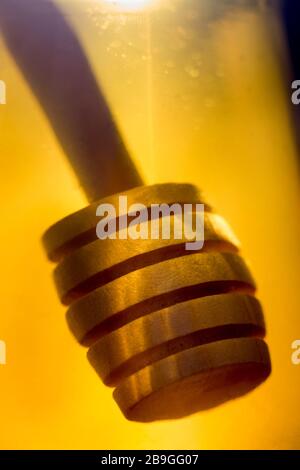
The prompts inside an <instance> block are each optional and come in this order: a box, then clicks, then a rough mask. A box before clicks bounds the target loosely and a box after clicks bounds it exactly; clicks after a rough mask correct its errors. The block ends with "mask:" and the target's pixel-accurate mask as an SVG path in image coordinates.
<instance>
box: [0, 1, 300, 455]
mask: <svg viewBox="0 0 300 470" xmlns="http://www.w3.org/2000/svg"><path fill="white" fill-rule="evenodd" d="M59 3H60V5H61V7H62V9H63V11H64V12H65V14H66V15H67V17H68V18H69V20H70V22H71V23H72V24H73V25H74V28H75V29H76V30H77V32H78V34H79V37H80V39H81V41H82V44H83V45H84V47H85V49H86V52H87V55H88V57H89V59H90V62H91V64H92V66H93V68H94V71H95V74H96V76H97V77H98V78H99V80H100V79H101V83H102V85H103V90H104V92H105V93H106V95H107V98H108V100H109V102H110V105H111V107H112V110H113V112H114V114H115V116H116V118H117V121H118V124H119V126H120V128H121V130H122V133H123V135H124V137H125V139H126V142H127V144H128V146H129V148H130V150H131V152H132V155H133V158H134V159H135V161H136V163H137V165H138V166H139V168H140V169H141V171H142V172H143V174H144V176H145V179H146V181H147V183H154V182H165V181H175V182H192V183H195V184H197V185H199V186H200V187H202V188H203V190H204V191H205V194H206V196H207V199H208V200H209V201H210V202H211V204H213V205H214V206H215V207H216V208H217V210H218V212H219V213H221V214H222V215H224V216H225V217H226V218H227V219H228V220H229V221H230V223H231V224H232V226H233V228H234V230H235V232H236V233H237V235H238V236H239V238H240V240H241V241H242V247H243V253H244V255H245V256H246V258H247V259H248V261H249V262H250V264H251V266H252V270H253V273H254V275H255V278H256V280H257V283H258V286H259V297H260V299H261V301H262V303H263V305H264V309H265V315H266V320H267V325H268V344H269V346H270V350H271V355H272V362H273V373H272V376H271V378H270V379H269V380H268V381H267V382H266V383H265V384H264V385H262V386H261V387H259V388H258V389H257V390H256V391H254V392H252V393H251V394H249V395H248V396H246V397H244V398H242V399H239V400H236V401H234V402H231V403H228V404H226V405H223V406H221V407H219V408H216V409H214V410H212V411H209V412H205V413H202V414H198V415H195V416H192V417H190V418H186V419H183V420H179V421H174V422H162V423H154V424H147V425H145V424H137V423H132V422H128V421H126V420H125V419H124V418H123V416H122V415H121V413H120V412H119V410H118V408H117V406H116V405H115V403H114V401H113V399H112V398H111V390H110V389H108V388H106V387H104V386H103V385H102V384H101V382H100V380H99V379H98V378H97V376H96V374H95V373H94V372H93V370H92V369H91V367H90V366H89V364H88V362H87V360H86V358H85V351H84V349H83V348H81V347H80V346H78V345H77V344H76V342H75V340H74V339H73V338H72V337H71V335H70V333H69V332H68V330H67V326H66V323H65V320H64V308H63V307H62V306H61V305H60V304H59V301H58V299H57V297H56V293H55V291H54V286H53V283H52V279H51V271H52V265H51V264H50V263H49V262H47V260H46V257H45V255H44V253H43V250H42V246H41V243H40V239H41V235H42V233H43V232H44V231H45V229H46V228H47V227H48V226H49V225H50V224H52V223H53V222H55V221H56V220H58V219H60V218H61V217H63V216H65V215H67V214H69V213H71V212H73V211H75V210H77V209H79V208H80V207H83V206H84V205H85V199H84V196H83V195H82V193H81V190H80V188H79V186H78V184H77V181H76V180H75V177H74V176H73V174H72V172H71V170H70V168H69V165H68V163H67V161H66V159H65V157H64V155H63V153H62V151H61V149H60V146H59V143H58V142H57V141H56V140H55V137H54V135H53V132H52V129H51V127H50V125H49V123H48V122H47V120H46V118H45V116H44V114H43V110H42V109H41V107H40V106H39V105H38V104H37V102H36V100H35V99H34V96H33V95H32V92H31V91H30V89H29V87H28V86H27V84H26V83H25V82H24V80H23V78H22V76H21V75H20V73H19V71H18V70H17V68H16V66H15V64H14V61H13V59H12V57H10V55H9V53H8V51H7V50H6V49H5V46H4V44H3V43H2V42H1V39H0V53H1V62H0V67H1V68H0V74H1V76H0V79H2V80H5V82H6V84H7V91H8V94H7V104H6V105H5V106H1V107H0V132H1V138H0V158H1V160H0V161H1V171H0V194H1V231H0V236H1V239H0V251H1V272H0V283H1V297H0V338H1V339H3V340H5V342H6V344H7V365H6V366H0V416H1V422H0V448H2V449H21V448H22V449H37V448H38V449H40V448H47V449H48V448H50V449H60V448H70V449H81V448H82V449H90V448H98V449H121V448H123V449H152V448H153V449H158V448H186V449H188V448H200V449H215V448H223V449H231V448H247V449H248V448H249V449H263V448H272V449H282V448H289V449H293V448H300V410H299V398H300V397H299V390H300V387H299V386H300V366H298V367H297V366H293V365H292V363H291V353H292V350H291V343H292V341H294V340H295V339H299V338H300V317H299V304H300V302H299V280H300V276H299V261H300V251H299V239H300V238H299V235H300V221H299V179H298V175H299V162H298V151H297V148H296V144H295V137H294V130H293V121H292V118H291V112H290V105H289V93H290V91H289V83H288V81H287V75H286V64H285V63H284V62H282V59H281V55H280V50H281V48H282V47H283V50H284V45H282V44H283V43H282V38H281V35H280V29H278V24H277V22H276V21H275V23H274V22H273V20H272V18H271V17H270V12H269V11H266V10H265V9H264V7H263V3H264V2H257V4H258V3H260V5H261V8H260V9H258V8H257V9H256V8H255V7H250V6H249V2H238V1H237V2H234V1H233V2H227V5H229V4H230V3H231V7H230V8H229V7H228V11H227V10H226V8H224V9H221V11H220V12H219V14H217V15H216V14H215V10H216V11H218V8H217V2H215V1H212V2H211V3H210V5H211V7H207V8H206V6H205V5H206V4H207V3H208V2H206V1H205V0H203V1H201V2H200V1H199V2H195V1H188V0H187V1H186V2H185V5H183V0H176V1H175V0H174V2H167V3H168V4H170V3H172V4H173V6H174V8H173V10H172V9H170V8H169V7H168V8H167V7H166V8H162V7H161V6H160V5H155V8H154V11H152V13H151V12H150V13H149V12H148V13H147V11H146V12H145V11H144V10H141V11H140V12H138V13H136V12H134V11H132V10H131V12H127V13H123V12H121V11H120V10H116V9H112V10H111V11H110V12H109V13H103V14H102V12H103V10H102V8H103V5H104V3H105V1H104V0H101V1H100V0H99V1H97V0H95V1H93V2H88V3H87V2H84V1H83V0H82V1H78V0H77V1H72V0H69V1H63V0H61V1H60V2H59ZM224 3H226V2H224ZM200 4H201V8H200V7H199V5H200ZM235 4H239V6H238V7H236V8H235ZM252 4H255V2H252ZM197 5H198V6H197ZM213 5H214V7H213ZM198 7H199V8H198ZM209 8H211V10H210V9H209ZM214 8H215V10H214ZM183 12H184V14H183ZM191 12H192V13H191ZM195 15H196V16H195ZM120 71H121V73H120Z"/></svg>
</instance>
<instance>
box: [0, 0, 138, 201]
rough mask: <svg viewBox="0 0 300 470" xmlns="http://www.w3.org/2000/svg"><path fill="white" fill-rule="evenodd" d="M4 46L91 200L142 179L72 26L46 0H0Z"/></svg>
mask: <svg viewBox="0 0 300 470" xmlns="http://www.w3.org/2000/svg"><path fill="white" fill-rule="evenodd" d="M0 28H1V32H2V33H3V36H4V39H5V42H6V44H7V46H8V48H9V50H10V51H11V53H12V55H13V57H14V59H15V61H16V63H17V65H18V66H19V68H20V70H21V72H22V73H23V75H24V77H25V79H26V80H27V82H28V84H29V85H30V87H31V89H32V91H33V93H34V94H35V96H36V98H37V99H38V101H39V102H40V104H41V106H42V108H43V110H44V112H45V113H46V115H47V117H48V119H49V121H50V123H51V126H52V128H53V130H54V132H55V134H56V136H57V138H58V140H59V142H60V144H61V146H62V147H63V149H64V151H65V153H66V155H67V157H68V159H69V161H70V163H71V165H72V167H73V169H74V171H75V174H76V175H77V177H78V179H79V181H80V184H81V186H82V187H83V190H84V191H85V193H86V195H87V197H88V199H89V200H90V201H92V200H97V199H99V198H102V197H104V196H107V195H110V194H113V193H117V192H120V191H123V190H126V189H130V188H133V187H135V186H141V185H142V184H143V181H142V179H141V177H140V175H139V174H138V172H137V170H136V168H135V166H134V164H133V162H132V161H131V159H130V157H129V154H128V152H127V150H126V147H125V145H124V142H123V140H122V138H121V136H120V134H119V132H118V129H117V127H116V124H115V122H114V120H113V117H112V114H111V112H110V110H109V107H108V105H107V103H106V101H105V98H104V96H103V94H102V93H101V90H100V88H99V86H98V84H97V82H96V80H95V77H94V75H93V73H92V70H91V67H90V65H89V63H88V60H87V58H86V56H85V53H84V51H83V49H82V47H81V45H80V43H79V40H78V39H77V37H76V35H75V33H74V32H73V30H72V29H71V26H70V25H69V24H68V23H67V21H66V19H65V17H64V16H63V14H62V12H61V11H59V9H58V8H57V7H56V6H55V5H54V3H53V2H52V1H51V0H48V1H47V2H44V1H43V2H41V1H40V0H27V1H26V2H22V1H19V0H1V2H0Z"/></svg>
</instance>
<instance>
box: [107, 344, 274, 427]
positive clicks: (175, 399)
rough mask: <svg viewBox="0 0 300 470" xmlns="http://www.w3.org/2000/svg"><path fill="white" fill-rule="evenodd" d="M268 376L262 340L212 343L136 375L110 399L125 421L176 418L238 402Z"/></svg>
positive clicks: (173, 357)
mask: <svg viewBox="0 0 300 470" xmlns="http://www.w3.org/2000/svg"><path fill="white" fill-rule="evenodd" d="M270 373H271V362H270V356H269V352H268V347H267V345H266V343H265V342H264V341H263V340H261V339H257V338H239V339H232V340H225V341H218V342H216V343H211V344H209V345H203V346H199V347H196V348H193V349H190V350H187V351H183V352H181V353H179V354H175V355H173V356H170V357H168V358H166V359H164V360H162V361H159V362H157V363H156V364H152V365H151V366H148V367H146V368H145V369H143V370H140V371H139V372H138V373H136V374H135V375H133V376H131V377H129V378H128V379H127V380H125V381H124V382H123V383H122V384H121V385H120V386H119V387H117V388H116V389H115V391H114V394H113V396H114V399H115V400H116V402H117V404H118V405H119V407H120V409H121V411H122V412H123V414H124V415H125V417H126V418H127V419H129V420H132V421H139V422H151V421H156V420H167V419H178V418H183V417H185V416H189V415H191V414H193V413H196V412H199V411H204V410H208V409H210V408H213V407H215V406H217V405H220V404H222V403H225V402H227V401H229V400H232V399H234V398H238V397H242V396H243V395H245V394H246V393H248V392H250V391H251V390H253V389H254V388H256V387H257V386H258V385H260V384H261V383H262V382H264V381H265V380H266V378H267V377H268V376H269V375H270Z"/></svg>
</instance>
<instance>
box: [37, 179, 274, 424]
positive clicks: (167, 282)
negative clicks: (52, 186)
mask: <svg viewBox="0 0 300 470" xmlns="http://www.w3.org/2000/svg"><path fill="white" fill-rule="evenodd" d="M124 194H126V196H127V200H128V207H129V206H131V205H132V204H140V205H141V204H142V205H143V206H145V207H146V208H147V210H149V208H150V206H151V205H153V204H168V205H173V204H177V205H179V207H183V206H184V204H192V207H193V208H197V207H198V206H197V205H198V204H200V203H203V199H202V195H201V193H200V192H199V190H198V189H197V188H196V187H194V186H192V185H187V184H182V185H181V184H162V185H154V186H142V187H138V188H135V189H132V190H130V191H127V192H126V193H124ZM124 194H123V195H124ZM119 196H120V195H114V196H110V197H107V198H105V199H104V200H101V201H97V202H95V203H93V204H91V205H90V206H88V207H87V208H85V209H83V210H81V211H79V212H77V213H75V214H73V215H70V216H68V217H66V218H65V219H63V220H62V221H60V222H58V223H57V224H55V225H54V226H52V227H51V228H50V229H49V230H48V231H47V232H46V234H45V236H44V245H45V248H46V251H47V254H48V256H49V258H50V259H51V260H54V261H57V262H58V265H57V267H56V269H55V272H54V278H55V283H56V286H57V290H58V293H59V296H60V299H61V301H62V302H63V303H64V304H66V305H68V306H69V307H68V311H67V322H68V325H69V327H70V330H71V331H72V333H73V334H74V336H75V338H76V339H77V340H78V341H79V342H80V343H81V344H83V345H85V346H87V347H88V348H89V350H88V359H89V361H90V363H91V364H92V366H93V367H94V369H95V370H96V371H97V373H98V374H99V376H100V377H101V379H102V380H103V382H104V383H105V384H106V385H109V386H112V387H115V390H114V393H113V395H114V398H115V400H116V402H117V403H118V405H119V407H120V408H121V410H122V412H123V413H124V415H125V416H126V417H127V418H128V419H132V420H136V421H153V420H159V419H171V418H179V417H183V416H186V415H189V414H191V413H194V412H196V411H199V410H204V409H208V408H211V407H213V406H216V405H218V404H221V403H224V402H225V401H227V400H230V399H232V398H236V397H239V396H242V395H244V394H245V393H247V392H249V391H250V390H251V389H253V388H255V387H256V386H257V385H259V384H260V383H261V382H262V381H264V380H265V379H266V378H267V377H268V375H269V374H270V370H271V365H270V358H269V353H268V348H267V345H266V343H265V342H264V340H263V339H262V338H263V337H264V335H265V324H264V319H263V313H262V310H261V306H260V303H259V301H258V300H257V299H256V298H255V297H254V292H255V283H254V281H253V278H252V276H251V274H250V272H249V269H248V267H247V265H246V264H245V262H244V261H243V259H242V258H241V257H240V255H239V254H238V242H237V240H236V238H235V236H234V234H233V233H232V231H231V229H230V228H229V226H228V225H227V223H226V222H225V221H224V219H222V218H221V217H220V216H218V215H217V214H215V213H214V212H212V210H211V209H210V207H209V206H207V205H205V214H204V245H203V247H202V248H201V249H200V250H198V251H187V250H186V245H185V243H186V241H187V240H186V239H184V234H183V237H181V238H177V237H175V236H173V237H169V238H163V237H162V236H159V237H158V238H155V239H151V238H150V239H149V238H145V239H131V238H129V237H127V238H126V239H125V238H124V237H123V238H122V237H118V234H119V235H120V234H121V231H120V228H121V220H122V218H123V217H124V216H126V213H123V212H122V209H120V207H119V204H118V200H119ZM100 204H111V205H113V206H114V207H115V208H116V214H115V219H116V222H117V223H116V227H117V229H116V230H117V232H116V233H115V237H114V238H107V239H105V240H104V239H103V240H101V239H98V238H97V234H96V226H97V224H98V222H99V217H97V215H96V209H97V207H98V206H99V205H100ZM193 210H196V209H193ZM125 212H126V209H125ZM169 222H170V227H171V228H174V224H175V223H176V217H175V216H174V215H173V214H171V215H170V217H169ZM149 223H151V220H150V221H149V220H147V221H145V222H143V223H142V224H144V225H147V227H148V228H149ZM158 223H159V224H160V225H159V226H160V227H161V224H162V223H163V218H160V219H159V221H158ZM142 224H140V228H141V227H142ZM144 228H145V227H144ZM118 230H119V232H118ZM148 233H149V231H148ZM160 233H161V232H160ZM174 233H175V232H174ZM171 234H172V230H171Z"/></svg>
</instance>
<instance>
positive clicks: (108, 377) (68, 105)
mask: <svg viewBox="0 0 300 470" xmlns="http://www.w3.org/2000/svg"><path fill="white" fill-rule="evenodd" d="M22 3H26V5H22ZM30 5H31V6H33V8H30ZM12 12H13V15H11V13H12ZM0 14H2V15H1V20H0V25H1V28H2V32H3V34H4V38H5V40H6V43H7V45H8V47H9V48H10V50H11V52H12V54H13V56H14V57H15V60H16V61H17V63H18V65H19V66H20V69H21V70H22V72H23V74H24V76H25V77H26V79H27V81H28V82H29V83H30V85H31V87H32V89H33V91H34V92H35V94H36V96H37V98H38V100H39V101H40V103H41V104H42V106H43V109H44V110H45V112H46V114H47V116H48V118H49V121H50V122H51V124H52V127H53V129H54V131H55V133H56V135H57V136H58V138H59V140H60V142H61V144H62V146H63V148H64V149H65V152H66V154H67V155H68V158H69V160H70V162H71V164H72V166H73V168H74V170H75V172H76V174H77V176H78V178H79V181H80V183H81V185H82V187H83V189H84V191H85V192H86V194H87V197H88V199H89V200H90V201H91V203H90V205H89V206H88V207H86V208H84V209H82V210H80V211H78V212H76V213H75V214H72V215H70V216H68V217H66V218H64V219H63V220H61V221H60V222H58V223H56V224H55V225H53V226H52V227H50V229H49V230H48V231H47V232H46V234H45V235H44V238H43V241H44V245H45V248H46V251H47V254H48V257H49V259H51V260H52V261H55V262H57V263H58V265H57V267H56V269H55V273H54V277H55V282H56V286H57V289H58V293H59V296H60V299H61V301H62V302H63V303H64V304H66V305H68V306H69V307H68V311H67V321H68V324H69V327H70V329H71V331H72V333H73V334H74V336H75V338H76V339H77V340H78V341H79V342H80V343H81V344H83V345H85V346H87V347H88V348H89V350H88V359H89V361H90V363H91V364H92V366H93V367H94V368H95V370H96V371H97V373H98V374H99V376H100V377H101V378H102V380H103V382H104V383H105V384H106V385H109V386H113V387H115V390H114V393H113V395H114V398H115V400H116V402H117V403H118V405H119V407H120V408H121V410H122V412H123V413H124V415H125V416H126V417H127V418H128V419H131V420H136V421H144V422H146V421H153V420H160V419H171V418H179V417H183V416H186V415H189V414H191V413H194V412H196V411H199V410H204V409H208V408H211V407H213V406H216V405H218V404H221V403H224V402H226V401H227V400H229V399H232V398H235V397H239V396H242V395H244V394H245V393H247V392H248V391H250V390H251V389H253V388H255V387H256V386H257V385H259V384H260V383H261V382H263V381H264V380H265V379H266V378H267V377H268V375H269V374H270V370H271V365H270V358H269V353H268V348H267V345H266V343H265V342H264V340H263V339H262V338H263V337H264V335H265V324H264V319H263V313H262V309H261V306H260V303H259V301H258V300H257V299H256V298H255V297H254V292H255V283H254V280H253V278H252V276H251V274H250V272H249V269H248V267H247V266H246V264H245V262H244V261H243V259H242V258H241V257H240V255H239V254H238V243H237V240H236V238H235V236H234V235H233V233H232V231H231V230H230V228H229V226H228V225H227V223H226V222H225V221H224V219H222V218H221V217H220V216H218V215H217V214H215V213H214V212H213V211H212V210H211V209H210V208H209V206H207V205H206V211H205V243H204V246H203V248H202V250H201V251H199V252H193V253H192V254H191V252H187V251H186V250H185V244H184V242H185V240H177V239H174V238H173V239H170V240H165V239H162V238H160V239H158V240H131V239H126V240H120V239H116V240H112V239H106V240H100V239H98V238H97V235H96V225H97V223H98V222H99V218H98V217H97V216H96V208H97V207H98V206H99V204H103V203H110V204H112V205H114V206H115V207H116V208H117V207H118V196H119V194H122V195H126V196H127V197H128V204H129V205H130V204H132V203H139V204H144V205H145V206H146V207H147V208H149V207H150V205H151V204H162V203H165V204H173V203H179V204H180V205H183V204H185V203H192V204H197V203H200V202H203V198H202V194H201V193H200V191H199V190H198V189H197V188H196V187H195V186H193V185H189V184H172V183H170V184H161V185H153V186H144V185H143V183H142V179H141V177H140V176H139V174H138V172H137V170H136V168H135V167H134V165H133V163H132V161H131V159H130V157H129V155H128V153H127V151H126V148H125V146H124V144H123V141H122V139H121V137H120V135H119V132H118V130H117V128H116V125H115V124H114V121H113V119H112V117H111V113H110V111H109V108H108V106H107V105H106V103H105V100H104V98H103V96H102V94H101V91H100V89H99V86H98V84H97V83H96V81H95V79H94V77H93V74H92V72H91V70H90V67H89V65H88V62H87V60H86V58H85V55H84V53H83V51H82V49H81V46H80V44H79V42H78V40H77V38H76V36H75V35H74V33H73V31H72V30H71V29H70V27H69V25H68V24H67V22H66V21H65V19H64V18H63V16H62V15H61V13H60V12H59V10H57V8H56V7H55V6H54V4H52V3H51V2H50V1H49V2H47V3H45V4H43V5H42V6H41V5H39V7H37V3H36V2H35V1H33V0H28V1H27V2H18V1H17V2H16V0H9V1H7V2H6V1H5V0H4V2H2V3H1V5H0ZM33 24H34V25H36V24H38V25H40V27H37V28H32V25H33ZM54 31H55V36H54V35H53V33H54ZM50 38H51V40H50ZM45 56H46V59H47V60H46V61H45ZM50 59H51V60H50ZM48 63H50V64H51V66H50V68H48V65H47V64H48ZM55 71H57V72H59V76H60V79H58V78H55V77H56V75H55ZM66 77H69V79H67V78H66ZM79 91H80V93H79ZM74 97H76V99H74ZM123 215H124V214H122V213H117V217H118V218H120V217H122V216H123ZM171 221H172V222H173V223H174V218H172V217H171ZM188 253H190V254H189V255H188V256H187V254H188Z"/></svg>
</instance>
